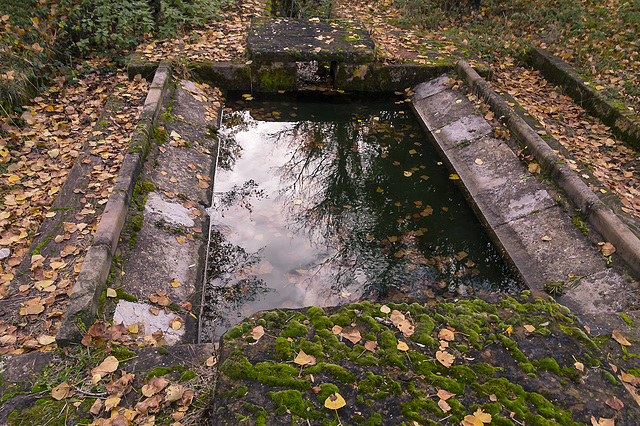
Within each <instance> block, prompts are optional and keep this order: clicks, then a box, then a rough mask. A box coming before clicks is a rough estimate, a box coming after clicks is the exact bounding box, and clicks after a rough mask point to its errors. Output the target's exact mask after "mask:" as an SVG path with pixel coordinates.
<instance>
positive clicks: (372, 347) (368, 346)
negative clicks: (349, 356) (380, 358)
mask: <svg viewBox="0 0 640 426" xmlns="http://www.w3.org/2000/svg"><path fill="white" fill-rule="evenodd" d="M377 346H378V342H374V341H373V340H367V341H366V342H365V344H364V348H365V349H366V350H368V351H370V352H373V353H376V347H377Z"/></svg>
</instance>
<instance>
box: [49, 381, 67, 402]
mask: <svg viewBox="0 0 640 426" xmlns="http://www.w3.org/2000/svg"><path fill="white" fill-rule="evenodd" d="M70 391H71V386H70V385H69V383H67V382H62V383H60V384H59V385H58V386H56V387H55V388H53V389H51V397H52V398H53V399H55V400H56V401H60V400H61V399H64V398H67V397H69V396H70Z"/></svg>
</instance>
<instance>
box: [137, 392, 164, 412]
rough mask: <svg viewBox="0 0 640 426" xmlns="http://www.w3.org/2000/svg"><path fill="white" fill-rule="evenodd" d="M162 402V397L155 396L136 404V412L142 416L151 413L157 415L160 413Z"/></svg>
mask: <svg viewBox="0 0 640 426" xmlns="http://www.w3.org/2000/svg"><path fill="white" fill-rule="evenodd" d="M161 402H162V396H160V395H154V396H152V397H150V398H147V399H145V400H144V401H140V402H138V403H137V404H136V411H137V412H138V413H140V414H142V415H147V414H150V413H157V412H158V411H160V403H161Z"/></svg>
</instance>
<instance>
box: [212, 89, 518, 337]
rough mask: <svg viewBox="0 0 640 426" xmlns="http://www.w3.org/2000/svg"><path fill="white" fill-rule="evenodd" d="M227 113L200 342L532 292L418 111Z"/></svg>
mask: <svg viewBox="0 0 640 426" xmlns="http://www.w3.org/2000/svg"><path fill="white" fill-rule="evenodd" d="M395 100H396V101H397V99H395ZM229 106H230V107H231V108H228V109H227V110H225V116H224V123H223V128H222V130H221V131H220V136H221V152H220V155H219V167H218V170H217V172H216V176H215V183H214V191H215V195H214V201H213V206H214V207H213V209H212V210H213V214H212V217H211V222H212V225H211V241H210V245H209V257H208V267H207V287H206V290H205V293H206V304H205V312H204V314H205V315H204V318H205V324H204V325H205V326H204V328H203V333H204V334H203V336H209V339H210V338H211V328H212V324H213V321H214V319H216V318H217V320H218V324H217V328H216V335H220V334H221V333H222V332H223V331H224V330H226V329H227V328H228V327H229V326H230V325H232V324H234V323H236V322H238V321H239V320H240V319H242V317H245V316H248V315H251V314H252V313H253V312H256V311H259V310H265V309H274V308H277V307H285V308H288V307H302V306H309V305H319V306H327V305H335V304H345V303H349V302H352V301H356V300H361V299H366V300H376V299H380V298H382V297H400V296H402V295H406V296H410V297H425V296H426V297H432V296H433V295H434V294H436V295H444V296H445V297H448V296H455V295H459V294H469V293H473V292H478V291H485V292H501V291H506V292H511V291H518V290H521V289H522V288H523V286H522V285H521V284H520V283H519V282H518V281H517V280H516V279H515V278H514V277H513V276H512V275H511V274H510V272H509V270H508V268H507V267H506V266H505V264H504V263H503V262H502V259H501V258H500V256H499V254H498V253H497V251H496V250H495V248H494V247H493V246H492V244H491V243H490V241H489V239H488V237H487V236H486V233H485V231H484V229H483V228H482V226H481V225H480V224H479V222H478V220H477V219H476V217H475V216H474V214H473V212H472V211H471V209H470V208H469V207H468V206H467V203H466V201H465V200H464V198H463V197H462V195H461V194H460V192H459V190H458V189H457V188H456V182H455V181H454V180H452V179H450V175H449V172H448V171H447V169H446V167H445V166H444V165H443V164H442V163H441V160H440V159H439V157H438V155H437V154H436V152H435V150H434V149H433V148H432V145H431V142H430V141H429V140H428V138H427V136H426V134H425V133H424V132H423V130H422V129H421V128H420V127H419V124H418V122H417V120H416V119H415V117H414V116H413V113H412V112H411V110H410V108H409V105H408V104H400V105H397V104H395V103H394V102H393V101H384V102H372V101H368V102H365V101H353V100H352V101H351V102H350V103H338V102H334V103H316V102H310V101H309V102H304V100H303V101H302V102H297V103H295V104H294V103H288V102H286V101H282V100H279V101H277V102H276V101H274V102H269V101H264V102H259V101H257V100H252V101H236V102H234V103H230V104H229ZM207 333H208V334H207ZM203 339H204V340H207V339H206V338H205V337H203Z"/></svg>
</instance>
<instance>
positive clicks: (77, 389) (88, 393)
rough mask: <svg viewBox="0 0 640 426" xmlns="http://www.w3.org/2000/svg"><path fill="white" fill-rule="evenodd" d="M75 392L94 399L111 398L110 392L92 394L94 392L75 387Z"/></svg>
mask: <svg viewBox="0 0 640 426" xmlns="http://www.w3.org/2000/svg"><path fill="white" fill-rule="evenodd" d="M73 390H75V391H76V392H79V393H81V394H83V395H86V396H92V397H95V398H105V397H107V396H109V393H108V392H100V393H92V392H87V391H83V390H82V389H80V388H77V387H75V386H74V387H73Z"/></svg>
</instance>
